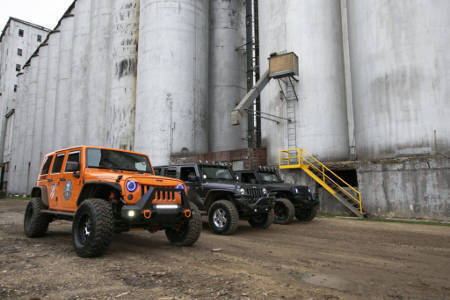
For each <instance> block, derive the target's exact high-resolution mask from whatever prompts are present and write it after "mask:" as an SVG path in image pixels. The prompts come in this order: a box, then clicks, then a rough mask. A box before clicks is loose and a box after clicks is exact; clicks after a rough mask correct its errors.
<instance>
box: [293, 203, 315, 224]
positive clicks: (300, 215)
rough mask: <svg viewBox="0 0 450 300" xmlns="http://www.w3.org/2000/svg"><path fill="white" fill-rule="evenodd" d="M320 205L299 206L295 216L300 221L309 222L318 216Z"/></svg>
mask: <svg viewBox="0 0 450 300" xmlns="http://www.w3.org/2000/svg"><path fill="white" fill-rule="evenodd" d="M317 209H318V205H314V206H313V207H310V208H298V209H297V210H296V212H295V217H296V218H297V219H298V220H299V221H303V222H309V221H312V219H314V218H315V217H316V214H317Z"/></svg>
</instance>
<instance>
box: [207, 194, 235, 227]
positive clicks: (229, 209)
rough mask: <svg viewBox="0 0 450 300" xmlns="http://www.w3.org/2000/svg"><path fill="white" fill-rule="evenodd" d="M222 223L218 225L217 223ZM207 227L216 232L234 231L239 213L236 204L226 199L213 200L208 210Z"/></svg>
mask: <svg viewBox="0 0 450 300" xmlns="http://www.w3.org/2000/svg"><path fill="white" fill-rule="evenodd" d="M222 221H223V223H224V225H223V226H219V225H218V224H219V223H222ZM208 223H209V228H211V230H212V232H214V233H216V234H223V235H228V234H232V233H234V232H235V231H236V229H237V228H238V225H239V213H238V211H237V208H236V206H235V205H234V204H233V203H232V202H231V201H228V200H218V201H216V202H214V203H213V204H212V205H211V206H210V208H209V210H208Z"/></svg>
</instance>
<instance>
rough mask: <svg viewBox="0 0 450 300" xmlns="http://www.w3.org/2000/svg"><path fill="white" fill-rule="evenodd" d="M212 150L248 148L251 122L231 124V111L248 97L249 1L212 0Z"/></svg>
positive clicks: (210, 120)
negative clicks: (246, 26) (246, 49)
mask: <svg viewBox="0 0 450 300" xmlns="http://www.w3.org/2000/svg"><path fill="white" fill-rule="evenodd" d="M210 12H211V13H210V44H209V47H210V51H209V54H210V61H209V66H210V67H209V145H210V147H209V151H211V152H217V151H225V150H233V149H240V148H246V147H247V140H246V139H245V138H246V136H247V126H246V125H247V122H246V121H241V126H240V127H239V126H232V125H231V111H232V109H233V108H234V107H235V106H236V104H237V103H239V101H240V99H242V98H243V96H245V94H246V91H247V86H246V75H247V74H246V71H247V70H246V53H245V51H244V50H245V47H244V44H245V1H241V0H231V1H230V0H213V1H211V2H210Z"/></svg>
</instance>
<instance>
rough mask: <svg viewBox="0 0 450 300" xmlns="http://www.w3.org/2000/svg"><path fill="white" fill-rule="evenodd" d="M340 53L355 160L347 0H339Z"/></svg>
mask: <svg viewBox="0 0 450 300" xmlns="http://www.w3.org/2000/svg"><path fill="white" fill-rule="evenodd" d="M341 24H342V53H343V56H344V78H345V102H346V106H347V129H348V145H349V158H350V160H356V159H357V154H356V138H355V118H354V113H353V93H352V71H351V61H350V44H349V36H348V10H347V0H341Z"/></svg>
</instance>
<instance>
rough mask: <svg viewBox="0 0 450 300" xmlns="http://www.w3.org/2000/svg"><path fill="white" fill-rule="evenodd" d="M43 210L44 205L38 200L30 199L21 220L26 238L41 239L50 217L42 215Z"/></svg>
mask: <svg viewBox="0 0 450 300" xmlns="http://www.w3.org/2000/svg"><path fill="white" fill-rule="evenodd" d="M43 208H44V204H43V203H42V201H41V199H40V198H31V201H30V202H28V205H27V208H26V209H25V216H24V219H23V229H24V232H25V235H26V236H27V237H30V238H35V237H41V236H43V235H45V233H46V232H47V229H48V224H49V223H50V220H51V216H49V215H47V214H45V213H42V212H41V210H42V209H43Z"/></svg>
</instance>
